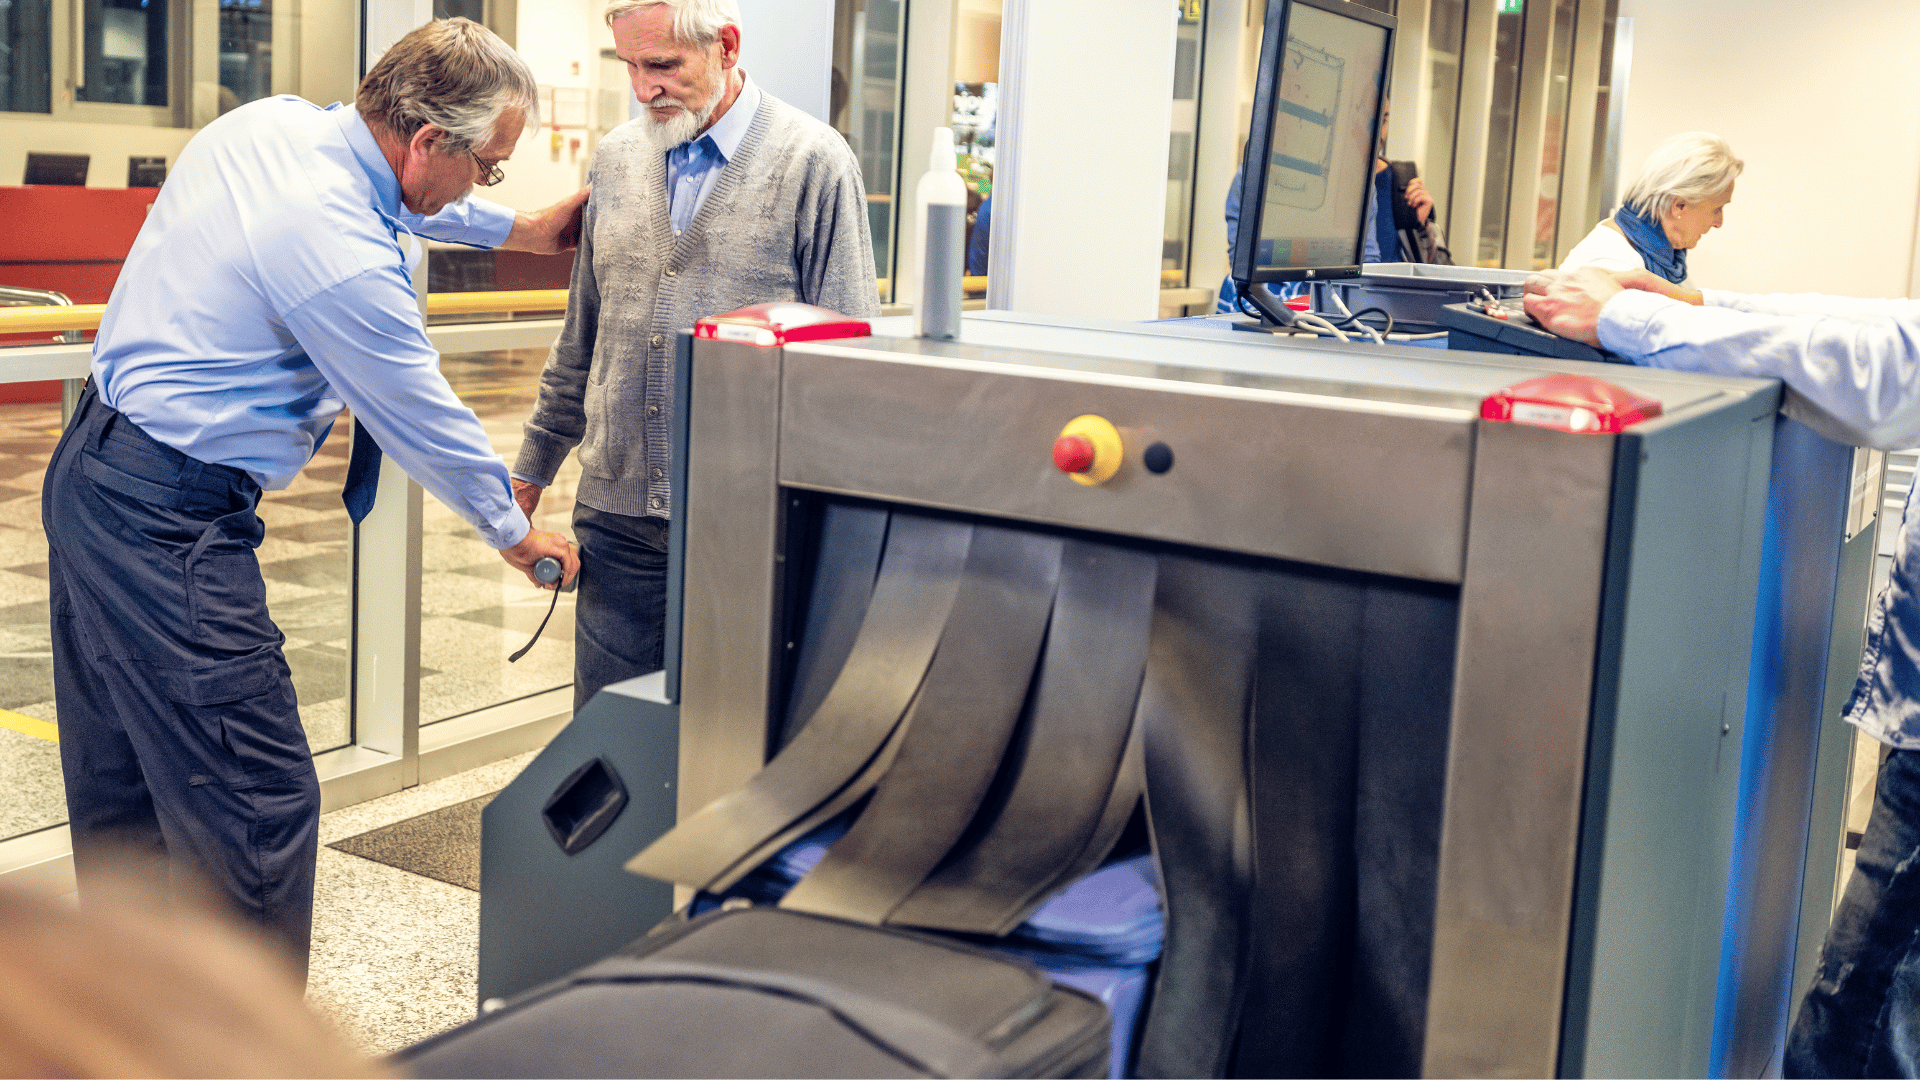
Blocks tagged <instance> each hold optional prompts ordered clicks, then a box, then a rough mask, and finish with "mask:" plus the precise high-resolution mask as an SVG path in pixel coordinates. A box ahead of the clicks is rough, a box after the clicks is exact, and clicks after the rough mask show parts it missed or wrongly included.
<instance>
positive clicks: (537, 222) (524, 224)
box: [500, 188, 592, 255]
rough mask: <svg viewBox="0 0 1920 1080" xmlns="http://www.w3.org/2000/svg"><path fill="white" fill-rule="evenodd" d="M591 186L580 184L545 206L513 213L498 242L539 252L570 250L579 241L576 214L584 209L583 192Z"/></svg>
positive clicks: (553, 253) (578, 223)
mask: <svg viewBox="0 0 1920 1080" xmlns="http://www.w3.org/2000/svg"><path fill="white" fill-rule="evenodd" d="M591 190H592V189H591V188H581V189H580V190H579V191H576V192H574V193H573V194H571V195H569V196H567V197H566V198H564V199H561V200H560V201H559V202H557V203H554V204H553V205H552V206H549V207H547V208H546V209H545V210H537V211H535V212H533V213H531V214H524V213H523V214H515V215H514V218H513V231H511V232H509V233H507V238H506V239H505V240H503V241H501V243H500V246H501V247H503V248H507V249H508V250H511V251H531V252H534V253H535V254H539V255H555V254H558V253H560V252H562V251H571V250H573V249H574V247H576V246H578V245H579V243H580V215H581V213H582V211H584V210H585V209H586V206H587V193H588V192H589V191H591Z"/></svg>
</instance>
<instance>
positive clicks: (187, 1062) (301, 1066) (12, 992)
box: [0, 879, 390, 1077]
mask: <svg viewBox="0 0 1920 1080" xmlns="http://www.w3.org/2000/svg"><path fill="white" fill-rule="evenodd" d="M0 942H4V943H5V944H4V946H3V947H0V1076H85V1077H92V1076H207V1077H215V1076H219V1077H225V1076H261V1077H267V1076H351V1077H372V1076H385V1075H390V1074H389V1073H387V1072H384V1071H383V1070H382V1069H381V1068H380V1067H379V1066H378V1065H376V1064H375V1063H374V1062H372V1061H371V1060H369V1059H368V1058H367V1057H366V1056H365V1055H363V1054H361V1053H359V1052H358V1051H357V1050H355V1049H354V1048H353V1047H352V1046H351V1045H349V1044H348V1043H347V1041H346V1040H345V1039H344V1038H342V1037H341V1036H340V1035H339V1034H337V1033H335V1032H334V1031H333V1030H331V1029H330V1028H328V1027H327V1025H326V1024H324V1023H323V1022H322V1021H321V1020H320V1019H319V1018H318V1017H316V1016H315V1015H314V1014H313V1013H312V1012H310V1011H309V1010H308V1009H307V1007H306V1003H305V1001H303V1000H302V997H301V992H300V984H299V982H298V981H297V979H296V976H295V973H294V969H293V968H292V967H291V966H290V965H289V964H288V963H287V962H286V961H285V960H284V959H283V958H282V957H281V955H280V954H279V952H277V951H276V950H274V949H273V948H272V947H271V946H269V945H268V944H266V943H265V942H264V941H263V940H262V939H260V938H258V937H257V936H256V935H255V933H254V932H253V931H252V930H250V929H249V928H247V927H246V926H244V925H242V924H238V923H236V922H234V921H232V920H229V919H226V918H223V917H221V916H219V915H217V914H215V913H214V909H213V908H212V907H211V906H209V905H205V904H201V903H197V902H194V901H191V900H186V899H182V898H181V896H180V893H179V892H178V891H177V890H160V889H155V888H152V887H148V886H141V885H137V884H134V883H133V882H132V881H131V880H130V879H129V880H123V881H121V882H118V883H116V885H115V886H114V887H112V888H109V889H93V888H90V889H89V891H88V899H87V901H86V903H85V904H84V905H81V906H76V905H75V904H74V903H73V902H72V901H71V898H61V897H54V896H49V895H45V894H42V893H39V892H34V891H28V890H23V889H17V888H16V889H7V888H0Z"/></svg>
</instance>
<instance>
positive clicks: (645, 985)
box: [397, 907, 1110, 1077]
mask: <svg viewBox="0 0 1920 1080" xmlns="http://www.w3.org/2000/svg"><path fill="white" fill-rule="evenodd" d="M1109 1026H1110V1021H1109V1018H1108V1015H1107V1010H1106V1007H1105V1006H1104V1005H1102V1004H1101V1003H1100V1002H1099V1001H1098V1000H1096V999H1094V998H1093V997H1092V996H1091V995H1089V994H1085V993H1082V992H1081V991H1078V990H1074V989H1071V988H1068V987H1062V986H1057V985H1055V984H1054V983H1053V982H1052V981H1051V980H1050V979H1048V978H1047V976H1046V975H1045V974H1044V973H1042V972H1041V971H1040V970H1039V969H1037V968H1035V967H1033V966H1032V965H1029V964H1026V963H1023V962H1021V961H1018V960H1015V959H1012V958H1010V957H1007V956H1004V955H1001V954H998V953H993V952H989V951H986V950H983V949H976V948H973V947H971V946H968V945H963V944H960V943H957V942H953V941H947V940H943V939H939V938H934V937H929V936H926V935H922V934H915V933H908V932H903V931H898V930H892V929H888V928H876V927H870V926H862V925H858V924H855V923H849V922H842V921H840V920H837V919H827V918H821V917H818V916H813V915H805V914H801V913H798V912H793V911H784V910H780V909H778V908H769V907H751V908H742V909H737V910H732V911H716V912H713V913H711V914H708V915H704V916H701V917H700V918H697V919H694V920H692V921H690V922H688V923H685V924H683V925H680V926H673V927H671V928H669V929H666V930H661V931H656V932H655V933H654V934H652V935H649V936H648V937H645V938H642V939H641V940H639V941H636V942H634V943H633V944H632V945H629V946H628V947H626V948H625V949H622V950H621V951H619V952H617V953H614V954H613V955H612V956H609V957H607V958H606V959H604V960H601V961H599V962H597V963H594V964H590V965H588V966H587V967H585V968H582V969H580V970H579V971H577V972H574V973H573V974H572V975H569V976H567V977H566V978H564V979H560V980H558V981H556V982H553V983H550V984H548V985H546V986H543V987H540V988H538V989H535V990H531V991H528V992H527V993H526V994H523V995H521V996H520V997H518V998H516V999H514V1000H512V1001H510V1002H508V1003H507V1004H506V1005H505V1006H503V1007H501V1008H499V1009H496V1010H494V1011H493V1012H490V1013H487V1014H486V1015H484V1016H481V1017H480V1018H479V1019H477V1020H474V1021H473V1022H471V1023H469V1024H465V1025H463V1026H461V1027H458V1028H455V1029H454V1030H452V1031H449V1032H447V1033H445V1034H443V1035H439V1036H437V1037H435V1038H432V1039H429V1040H427V1041H425V1042H422V1043H420V1044H418V1045H416V1046H413V1047H410V1048H408V1049H407V1050H405V1051H402V1052H401V1054H400V1055H399V1056H398V1058H397V1063H398V1064H399V1065H400V1066H401V1067H402V1068H405V1069H406V1070H408V1071H409V1072H411V1073H412V1074H414V1075H415V1076H421V1077H443V1076H444V1077H460V1076H471V1077H524V1076H582V1077H586V1076H620V1077H670V1076H677V1077H811V1076H841V1077H868V1076H876V1077H884V1076H907V1077H913V1076H927V1077H935V1076H938V1077H969V1076H1008V1077H1023V1076H1034V1077H1056V1076H1057V1077H1102V1076H1106V1075H1107V1055H1108V1039H1109Z"/></svg>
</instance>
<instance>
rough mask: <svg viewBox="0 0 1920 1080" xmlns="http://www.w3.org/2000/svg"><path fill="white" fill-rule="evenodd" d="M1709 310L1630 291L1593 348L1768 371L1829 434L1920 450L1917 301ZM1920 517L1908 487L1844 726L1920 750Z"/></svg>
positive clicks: (1796, 411)
mask: <svg viewBox="0 0 1920 1080" xmlns="http://www.w3.org/2000/svg"><path fill="white" fill-rule="evenodd" d="M1703 295H1704V298H1705V300H1706V305H1705V306H1704V307H1694V306H1691V305H1688V304H1683V303H1680V302H1679V301H1677V300H1669V299H1667V298H1666V297H1664V296H1657V295H1655V294H1653V293H1646V292H1636V291H1632V290H1629V291H1627V292H1624V293H1622V294H1621V295H1619V296H1617V297H1614V298H1613V299H1612V300H1609V301H1608V302H1607V306H1606V307H1605V308H1603V309H1601V312H1600V344H1601V345H1602V346H1604V347H1605V348H1606V349H1607V350H1608V351H1610V352H1614V353H1618V354H1619V355H1621V356H1625V357H1628V358H1630V359H1632V360H1634V361H1636V362H1638V363H1642V364H1647V365H1650V366H1653V367H1663V368H1673V369H1676V370H1680V371H1704V372H1712V373H1716V374H1721V375H1744V376H1749V377H1754V378H1775V379H1780V380H1781V381H1783V382H1785V383H1786V384H1787V396H1786V405H1785V407H1784V409H1785V412H1786V413H1787V415H1788V416H1791V417H1793V418H1794V419H1796V420H1798V421H1800V422H1801V423H1804V424H1806V425H1807V426H1808V427H1811V428H1813V429H1814V430H1815V431H1818V432H1820V433H1821V434H1822V435H1825V436H1827V437H1828V438H1830V439H1835V440H1837V441H1840V442H1844V443H1852V444H1855V445H1861V446H1874V447H1879V448H1881V449H1901V448H1906V447H1913V446H1920V302H1916V301H1913V300H1853V299H1849V298H1846V297H1838V296H1819V295H1813V294H1807V295H1797V296H1785V295H1781V296H1747V295H1742V294H1739V293H1729V292H1721V291H1719V290H1715V289H1708V290H1705V292H1704V293H1703ZM1917 533H1920V512H1916V508H1915V506H1914V494H1913V492H1912V491H1909V493H1908V495H1907V507H1906V513H1905V515H1904V516H1903V518H1902V520H1901V523H1900V533H1899V537H1898V539H1897V541H1896V543H1895V546H1894V554H1893V573H1892V575H1891V577H1890V579H1889V580H1888V582H1887V587H1886V590H1885V591H1884V592H1882V593H1881V594H1880V597H1879V599H1878V600H1877V601H1876V602H1875V603H1874V608H1873V614H1872V616H1871V617H1870V618H1869V620H1868V623H1867V642H1866V650H1865V653H1864V655H1863V656H1862V657H1861V662H1860V676H1859V679H1858V681H1857V682H1855V684H1854V689H1853V698H1852V700H1851V701H1850V702H1849V703H1848V705H1847V713H1846V718H1847V721H1848V722H1849V723H1851V724H1853V725H1855V726H1856V727H1859V728H1860V729H1861V730H1862V731H1865V732H1866V733H1867V734H1868V735H1870V736H1872V737H1874V738H1876V739H1879V740H1880V741H1881V742H1884V743H1888V744H1890V745H1892V746H1896V747H1899V748H1901V749H1906V750H1917V749H1920V535H1916V534H1917Z"/></svg>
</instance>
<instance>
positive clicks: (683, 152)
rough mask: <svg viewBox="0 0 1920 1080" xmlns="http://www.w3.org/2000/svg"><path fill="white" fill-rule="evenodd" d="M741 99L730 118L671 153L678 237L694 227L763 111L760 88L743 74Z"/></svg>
mask: <svg viewBox="0 0 1920 1080" xmlns="http://www.w3.org/2000/svg"><path fill="white" fill-rule="evenodd" d="M741 79H742V80H743V85H742V86H741V88H740V96H739V97H737V98H735V99H733V105H732V106H731V107H729V108H728V109H727V112H726V115H724V116H722V117H721V118H720V119H718V120H715V121H714V122H713V126H712V127H710V128H708V129H707V130H706V131H705V132H703V133H702V134H701V135H700V136H699V137H698V138H695V139H692V140H690V141H688V142H683V143H681V144H680V145H679V146H676V147H674V148H673V149H671V150H669V151H667V216H668V217H669V218H671V219H672V220H673V234H674V235H675V236H678V235H680V234H681V233H683V232H685V231H687V226H689V225H691V224H693V215H695V214H697V213H699V212H700V207H701V205H702V204H703V203H705V202H706V201H707V195H708V193H710V192H712V191H713V185H714V183H715V182H716V181H718V180H719V179H720V172H721V170H723V169H725V168H726V167H727V162H729V161H732V160H733V155H734V154H735V153H736V152H737V151H738V150H739V149H740V140H742V139H744V138H746V137H747V129H748V128H749V127H752V126H753V114H754V113H757V112H759V111H760V88H759V87H757V86H755V85H753V80H752V79H750V78H747V76H746V73H745V72H742V73H741Z"/></svg>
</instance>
